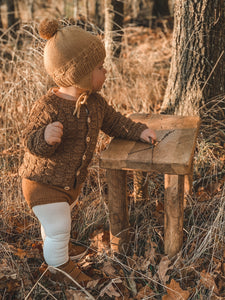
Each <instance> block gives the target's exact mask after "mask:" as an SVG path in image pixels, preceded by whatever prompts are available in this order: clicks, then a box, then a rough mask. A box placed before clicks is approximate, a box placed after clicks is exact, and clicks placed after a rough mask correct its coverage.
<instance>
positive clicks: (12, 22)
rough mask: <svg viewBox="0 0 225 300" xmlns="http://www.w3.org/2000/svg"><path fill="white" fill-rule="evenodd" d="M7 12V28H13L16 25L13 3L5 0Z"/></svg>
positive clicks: (12, 0)
mask: <svg viewBox="0 0 225 300" xmlns="http://www.w3.org/2000/svg"><path fill="white" fill-rule="evenodd" d="M6 4H7V12H8V18H7V19H8V28H11V27H13V26H14V25H15V24H16V23H17V21H18V20H17V19H16V16H15V3H14V0H7V1H6Z"/></svg>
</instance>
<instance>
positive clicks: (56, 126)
mask: <svg viewBox="0 0 225 300" xmlns="http://www.w3.org/2000/svg"><path fill="white" fill-rule="evenodd" d="M62 135H63V125H62V123H60V122H54V123H51V124H48V125H47V127H46V128H45V133H44V137H45V141H46V143H47V144H49V145H51V146H53V145H55V144H56V143H60V142H61V137H62Z"/></svg>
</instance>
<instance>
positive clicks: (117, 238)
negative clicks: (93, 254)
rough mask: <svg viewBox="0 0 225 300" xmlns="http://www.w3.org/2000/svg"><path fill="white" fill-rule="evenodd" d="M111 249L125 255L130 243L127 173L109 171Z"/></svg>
mask: <svg viewBox="0 0 225 300" xmlns="http://www.w3.org/2000/svg"><path fill="white" fill-rule="evenodd" d="M107 182H108V208H109V220H110V241H111V249H112V250H113V251H114V252H119V253H121V254H122V253H123V254H124V253H125V252H126V250H127V248H128V243H129V216H128V201H127V178H126V171H123V170H111V169H110V170H107Z"/></svg>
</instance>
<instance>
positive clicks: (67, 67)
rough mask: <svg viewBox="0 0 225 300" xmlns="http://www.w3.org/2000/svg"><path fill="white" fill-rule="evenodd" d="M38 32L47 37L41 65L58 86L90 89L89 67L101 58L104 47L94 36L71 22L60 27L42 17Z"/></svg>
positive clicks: (90, 68) (97, 62)
mask: <svg viewBox="0 0 225 300" xmlns="http://www.w3.org/2000/svg"><path fill="white" fill-rule="evenodd" d="M39 35H40V37H41V38H43V39H45V40H47V43H46V45H45V48H44V66H45V69H46V71H47V73H48V74H49V75H50V76H51V77H52V78H53V80H54V81H55V83H56V84H57V85H58V86H62V87H68V86H76V87H79V88H82V89H85V90H87V91H91V90H92V71H93V70H94V68H95V67H96V66H97V65H98V64H99V63H101V62H103V61H104V59H105V47H104V45H103V43H102V41H101V40H100V38H98V37H97V36H95V35H93V34H91V33H89V32H87V31H85V30H83V29H81V28H79V27H77V26H75V25H73V26H66V27H60V25H59V23H58V21H57V20H49V19H45V20H43V21H42V22H41V24H40V26H39Z"/></svg>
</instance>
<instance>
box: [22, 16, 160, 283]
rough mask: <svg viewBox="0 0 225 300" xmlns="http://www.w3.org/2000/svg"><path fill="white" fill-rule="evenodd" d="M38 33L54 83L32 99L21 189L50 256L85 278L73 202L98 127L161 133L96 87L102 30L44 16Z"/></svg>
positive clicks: (117, 132)
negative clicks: (72, 244) (73, 235)
mask: <svg viewBox="0 0 225 300" xmlns="http://www.w3.org/2000/svg"><path fill="white" fill-rule="evenodd" d="M39 34H40V36H41V37H42V38H43V39H46V40H48V41H47V43H46V45H45V49H44V65H45V68H46V71H47V73H48V74H49V75H50V76H51V77H52V78H53V80H54V82H55V83H56V85H57V87H54V88H51V89H50V90H49V91H48V92H47V93H46V95H44V96H43V97H41V98H40V99H39V100H37V101H36V102H35V104H34V107H33V108H32V110H31V113H30V116H29V121H28V124H27V127H26V128H25V130H24V143H25V150H26V151H25V155H24V160H23V164H22V166H21V168H20V175H21V176H22V189H23V194H24V197H25V199H26V201H27V203H28V205H29V206H30V208H31V209H32V210H33V212H34V214H35V215H36V217H37V218H38V220H39V221H40V223H41V233H42V238H43V242H44V243H43V254H44V258H45V261H46V263H47V264H48V265H49V266H53V267H57V268H59V269H61V270H62V271H64V272H65V273H67V274H69V275H70V276H71V277H72V278H73V279H74V280H76V281H77V282H78V283H81V284H84V282H86V281H88V280H90V278H89V277H88V276H87V275H86V274H84V273H83V272H81V270H80V269H79V268H78V267H77V265H76V264H75V262H74V261H73V260H71V258H70V256H69V240H70V230H71V208H72V207H73V206H74V204H75V202H76V199H77V196H78V195H79V193H80V191H81V187H82V184H83V182H84V181H85V178H86V176H87V168H88V165H89V163H90V161H91V159H92V156H93V153H94V150H95V146H96V143H97V138H98V133H99V131H100V130H103V131H104V132H105V133H106V134H108V135H110V136H113V137H120V138H124V139H132V140H136V141H138V140H143V141H146V142H149V139H150V140H152V141H154V140H155V139H156V135H155V132H154V131H153V130H151V129H149V128H148V127H147V126H146V125H144V124H141V123H135V122H133V121H132V120H130V119H129V118H126V117H125V116H123V115H121V114H120V113H119V112H116V111H115V110H114V109H113V108H112V107H111V106H110V105H108V104H107V102H106V101H105V99H104V98H103V97H102V96H101V95H100V94H99V93H98V92H99V91H100V90H101V88H102V85H103V83H104V81H105V78H106V70H105V68H104V66H103V64H104V59H105V48H104V46H103V43H102V42H101V40H100V39H99V38H98V37H97V36H94V35H93V34H91V33H89V32H86V31H84V30H83V29H81V28H78V27H77V26H65V27H60V25H59V24H58V22H57V21H56V20H48V19H46V20H44V21H42V22H41V24H40V27H39ZM82 251H83V249H82ZM82 251H81V250H80V249H79V247H77V251H76V250H75V252H76V254H80V253H82Z"/></svg>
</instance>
